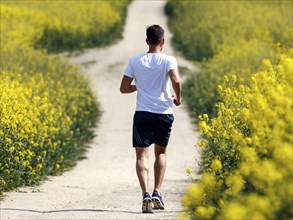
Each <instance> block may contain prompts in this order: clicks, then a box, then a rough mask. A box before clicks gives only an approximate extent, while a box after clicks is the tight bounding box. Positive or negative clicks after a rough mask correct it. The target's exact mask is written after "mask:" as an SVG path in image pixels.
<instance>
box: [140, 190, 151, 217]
mask: <svg viewBox="0 0 293 220" xmlns="http://www.w3.org/2000/svg"><path fill="white" fill-rule="evenodd" d="M142 213H154V205H153V203H152V198H151V196H150V194H149V193H148V192H146V193H145V194H144V196H143V199H142Z"/></svg>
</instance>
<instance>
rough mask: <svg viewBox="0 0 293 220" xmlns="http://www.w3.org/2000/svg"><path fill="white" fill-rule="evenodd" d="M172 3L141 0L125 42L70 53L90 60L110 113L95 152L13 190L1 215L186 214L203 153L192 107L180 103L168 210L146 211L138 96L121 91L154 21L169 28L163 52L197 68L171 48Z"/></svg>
mask: <svg viewBox="0 0 293 220" xmlns="http://www.w3.org/2000/svg"><path fill="white" fill-rule="evenodd" d="M164 4H165V2H164V1H133V2H132V3H131V5H130V6H129V9H128V17H127V21H126V25H125V30H124V38H123V40H121V41H119V42H117V44H115V45H113V46H110V47H106V48H103V49H90V50H86V51H84V52H83V53H82V54H79V55H76V56H72V57H69V58H68V59H69V61H70V62H72V63H77V64H83V68H84V69H85V74H86V76H87V78H88V80H89V82H90V85H91V87H92V88H93V90H94V91H95V92H96V94H97V99H98V101H99V103H100V106H101V110H102V116H101V118H100V121H99V124H98V126H97V128H96V129H95V135H96V137H95V138H94V140H93V141H92V143H91V144H90V148H89V149H88V152H87V153H86V157H87V158H86V159H84V160H82V161H79V162H78V164H77V166H76V167H74V168H73V169H72V170H71V171H68V172H65V173H64V174H62V175H61V176H55V177H49V180H47V181H45V182H44V183H42V184H41V185H40V186H38V187H24V188H20V189H18V190H17V191H15V192H10V193H8V194H7V197H6V198H5V200H4V201H2V202H1V210H0V218H1V219H22V220H23V219H79V220H80V219H175V218H176V216H177V215H178V214H179V213H180V211H181V210H182V208H181V198H182V195H183V193H184V191H185V189H186V186H187V184H188V183H189V180H188V178H187V176H186V173H185V170H186V168H188V167H192V168H193V169H194V170H196V169H198V167H197V165H196V159H198V158H199V156H198V155H197V151H196V149H195V144H196V142H197V141H198V137H199V135H198V133H197V132H196V131H195V130H194V127H193V125H192V124H191V120H190V118H189V116H188V113H187V111H186V109H185V107H184V105H183V106H181V107H175V109H174V115H175V122H174V126H173V131H172V135H171V139H170V144H169V146H168V152H167V162H168V164H167V170H166V175H165V180H164V183H163V189H162V190H163V191H162V193H163V195H164V198H165V203H166V210H164V211H160V212H157V213H155V214H141V195H140V187H139V183H138V180H137V177H136V173H135V153H134V150H133V148H132V147H131V127H132V116H133V113H134V110H135V98H136V96H135V94H129V95H122V94H120V92H119V86H120V80H121V77H122V74H123V71H124V68H125V67H126V65H127V62H128V59H129V58H130V57H131V56H133V55H136V54H138V53H142V52H145V51H146V50H147V45H146V44H145V28H146V26H147V25H151V24H160V25H161V26H163V27H164V29H165V39H166V44H165V48H164V50H163V52H164V53H166V54H169V55H174V56H175V57H176V58H177V61H178V64H179V66H187V67H192V66H191V64H189V63H188V62H187V61H185V60H184V59H182V58H180V57H179V56H177V54H175V53H174V51H173V50H172V48H171V46H170V44H171V42H170V40H171V33H170V32H169V31H168V29H167V18H166V16H165V15H164V11H163V7H164ZM151 148H153V147H151ZM150 150H152V149H150ZM153 161H154V158H153V155H152V154H150V163H149V165H150V183H152V182H153V172H152V166H153Z"/></svg>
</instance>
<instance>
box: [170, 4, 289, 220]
mask: <svg viewBox="0 0 293 220" xmlns="http://www.w3.org/2000/svg"><path fill="white" fill-rule="evenodd" d="M165 11H166V14H167V15H168V18H169V19H168V21H169V23H168V25H169V28H170V30H171V32H173V34H174V37H173V44H174V46H175V48H177V49H178V50H179V51H181V52H182V53H183V54H184V55H185V56H186V57H187V58H188V59H190V60H192V61H194V62H195V63H196V64H197V65H198V66H199V70H198V71H197V72H194V73H192V74H191V75H190V76H189V79H187V80H186V83H185V84H184V92H183V93H184V94H183V95H184V99H185V100H187V104H188V107H189V110H190V115H191V117H192V118H193V119H195V120H196V121H197V125H198V127H199V130H200V133H201V139H202V140H201V141H200V142H199V143H197V145H198V146H199V147H200V151H201V156H202V161H201V162H200V167H201V169H200V171H196V172H199V173H200V174H201V179H200V180H199V181H198V182H194V183H192V182H191V184H190V187H189V188H188V190H187V192H186V193H185V195H184V197H183V199H182V204H183V207H184V213H183V214H182V215H180V216H179V219H197V220H198V219H291V218H292V217H293V208H292V207H293V200H292V198H293V192H292V179H293V167H292V163H291V162H292V160H293V155H292V131H293V127H292V126H293V122H292V108H293V106H292V99H293V97H292V94H293V91H292V86H293V81H292V80H293V79H292V71H293V69H292V63H293V59H292V56H293V54H292V52H293V50H292V48H293V47H292V32H293V25H292V5H291V2H288V1H261V2H260V1H249V2H248V1H229V2H227V1H225V2H223V1H217V2H216V1H210V2H209V1H197V0H195V1H177V0H169V1H168V3H167V5H166V7H165ZM183 30H184V31H183ZM187 172H188V175H190V177H191V179H193V175H194V174H193V172H192V169H187Z"/></svg>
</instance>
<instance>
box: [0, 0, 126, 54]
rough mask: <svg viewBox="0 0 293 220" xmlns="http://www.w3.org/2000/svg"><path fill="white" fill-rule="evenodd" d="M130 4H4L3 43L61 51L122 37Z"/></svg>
mask: <svg viewBox="0 0 293 220" xmlns="http://www.w3.org/2000/svg"><path fill="white" fill-rule="evenodd" d="M128 3H129V1H128V0H125V1H67V0H61V1H13V0H11V1H4V2H1V29H2V31H1V41H2V42H1V43H3V45H4V44H7V43H10V44H13V45H15V44H19V45H22V44H23V43H25V44H29V45H31V46H34V47H37V48H46V49H47V50H48V51H52V52H59V51H63V50H65V49H66V50H72V49H75V48H84V47H93V46H99V45H104V44H108V43H110V42H112V41H113V40H114V39H117V38H119V37H121V33H122V28H123V24H124V18H125V12H126V8H127V5H128Z"/></svg>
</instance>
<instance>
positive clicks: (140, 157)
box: [135, 147, 149, 195]
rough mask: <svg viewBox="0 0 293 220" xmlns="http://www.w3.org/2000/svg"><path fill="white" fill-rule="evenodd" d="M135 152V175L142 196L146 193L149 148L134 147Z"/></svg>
mask: <svg viewBox="0 0 293 220" xmlns="http://www.w3.org/2000/svg"><path fill="white" fill-rule="evenodd" d="M135 152H136V173H137V177H138V180H139V184H140V187H141V190H142V195H144V193H145V192H148V177H149V169H148V156H149V148H148V147H135Z"/></svg>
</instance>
